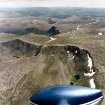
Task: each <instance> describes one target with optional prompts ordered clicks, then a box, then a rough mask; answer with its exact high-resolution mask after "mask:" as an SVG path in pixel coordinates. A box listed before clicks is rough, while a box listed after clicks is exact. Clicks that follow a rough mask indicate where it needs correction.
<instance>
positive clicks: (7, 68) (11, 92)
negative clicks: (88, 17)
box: [0, 39, 98, 105]
mask: <svg viewBox="0 0 105 105" xmlns="http://www.w3.org/2000/svg"><path fill="white" fill-rule="evenodd" d="M0 45H1V48H2V49H4V51H5V52H6V54H4V55H3V53H1V56H0V67H1V69H0V84H1V86H0V104H1V105H20V104H21V105H28V104H29V102H28V98H29V97H30V95H31V94H32V92H35V91H37V90H39V89H40V88H43V87H46V86H49V85H53V84H70V83H71V82H72V83H73V84H75V85H83V86H89V79H88V78H87V77H85V76H84V75H83V73H84V70H82V71H80V72H79V74H78V73H77V71H76V70H79V69H78V68H77V69H75V68H76V67H77V65H78V64H77V63H75V62H74V60H73V54H72V52H70V54H69V55H68V54H67V51H66V48H67V46H69V47H70V48H71V49H73V48H74V46H72V45H65V44H62V45H59V44H56V45H35V44H33V45H32V44H31V43H28V42H24V41H22V40H19V39H18V40H17V39H16V40H12V41H8V42H3V43H1V44H0ZM75 47H77V46H75ZM78 48H79V47H78ZM79 49H80V48H79ZM8 50H9V51H10V52H8ZM37 50H38V53H37V55H36V53H35V52H37ZM2 51H3V50H1V51H0V52H2ZM11 51H12V53H11ZM17 51H19V52H20V53H21V52H23V51H24V54H25V55H26V56H25V57H24V54H23V55H22V54H21V56H19V58H17V57H15V58H14V56H13V55H14V54H16V52H17ZM27 51H29V53H30V56H27ZM33 51H34V54H35V55H34V54H33ZM8 56H9V57H8ZM6 58H8V59H6ZM5 59H6V60H5ZM86 59H87V58H86ZM80 67H82V66H80ZM86 69H87V67H86ZM77 75H79V76H80V79H77V77H76V76H77ZM97 83H98V81H97Z"/></svg>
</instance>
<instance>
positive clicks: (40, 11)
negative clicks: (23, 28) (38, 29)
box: [0, 7, 105, 18]
mask: <svg viewBox="0 0 105 105" xmlns="http://www.w3.org/2000/svg"><path fill="white" fill-rule="evenodd" d="M73 15H74V16H97V17H102V16H105V9H97V8H66V7H65V8H41V7H37V8H35V7H33V8H0V17H5V16H7V17H18V16H48V17H58V18H64V17H68V16H73Z"/></svg>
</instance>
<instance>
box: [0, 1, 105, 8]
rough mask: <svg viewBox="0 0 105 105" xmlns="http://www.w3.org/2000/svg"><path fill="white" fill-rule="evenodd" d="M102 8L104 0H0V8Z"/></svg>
mask: <svg viewBox="0 0 105 105" xmlns="http://www.w3.org/2000/svg"><path fill="white" fill-rule="evenodd" d="M3 6H7V7H25V6H26V7H27V6H31V7H62V6H63V7H72V6H73V7H99V8H101V7H104V8H105V0H0V7H3Z"/></svg>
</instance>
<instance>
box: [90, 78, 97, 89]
mask: <svg viewBox="0 0 105 105" xmlns="http://www.w3.org/2000/svg"><path fill="white" fill-rule="evenodd" d="M89 83H90V87H91V88H96V85H95V82H94V79H93V78H91V79H90V81H89Z"/></svg>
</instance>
